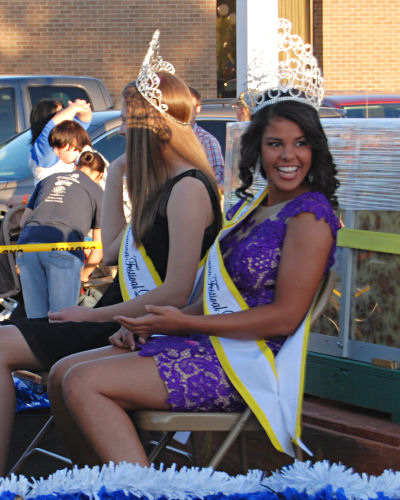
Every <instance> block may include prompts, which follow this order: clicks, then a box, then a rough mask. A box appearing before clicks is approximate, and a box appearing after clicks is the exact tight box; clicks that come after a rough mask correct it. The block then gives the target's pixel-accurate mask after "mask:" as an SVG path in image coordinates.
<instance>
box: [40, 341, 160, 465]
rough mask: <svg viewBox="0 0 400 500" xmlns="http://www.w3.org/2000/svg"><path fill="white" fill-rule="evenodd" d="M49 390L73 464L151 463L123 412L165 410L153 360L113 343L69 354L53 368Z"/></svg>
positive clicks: (158, 376)
mask: <svg viewBox="0 0 400 500" xmlns="http://www.w3.org/2000/svg"><path fill="white" fill-rule="evenodd" d="M48 389H49V396H50V400H51V406H52V411H53V413H54V415H55V416H56V422H57V424H58V425H59V426H60V427H61V429H62V432H63V433H64V435H65V436H66V437H67V441H68V445H69V449H70V452H71V456H72V459H73V461H74V462H75V463H77V464H78V465H80V466H83V465H94V464H103V463H108V462H109V461H113V462H114V463H118V462H120V461H127V462H131V463H139V464H141V465H149V464H148V461H147V456H146V453H145V451H144V449H143V446H142V444H141V442H140V439H139V437H138V434H137V432H136V429H135V427H134V425H133V423H132V421H131V419H130V417H129V416H128V414H127V413H126V410H134V409H138V408H149V409H168V408H169V405H168V404H167V403H166V400H167V397H168V393H167V390H166V388H165V385H164V382H163V381H162V379H161V378H160V375H159V372H158V369H157V366H156V364H155V362H154V360H153V358H150V357H141V356H139V355H138V354H137V353H136V352H133V353H132V352H130V351H127V350H126V349H120V348H117V347H114V346H109V347H104V348H101V349H95V350H93V351H86V352H83V353H79V354H77V355H72V356H68V357H67V358H64V359H62V360H60V361H59V362H58V363H56V364H55V365H54V366H53V368H52V370H51V372H50V377H49V386H48Z"/></svg>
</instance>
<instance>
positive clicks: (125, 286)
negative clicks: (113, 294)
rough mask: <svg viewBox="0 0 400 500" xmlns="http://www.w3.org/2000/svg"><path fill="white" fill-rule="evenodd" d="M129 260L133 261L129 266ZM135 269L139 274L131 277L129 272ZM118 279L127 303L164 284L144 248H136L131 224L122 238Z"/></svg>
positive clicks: (141, 246)
mask: <svg viewBox="0 0 400 500" xmlns="http://www.w3.org/2000/svg"><path fill="white" fill-rule="evenodd" d="M128 259H129V260H130V261H132V262H130V263H129V264H128V263H127V261H128ZM133 268H136V270H137V273H134V274H133V273H131V274H133V275H132V276H129V272H127V270H128V269H132V270H133ZM118 277H119V286H120V289H121V295H122V298H123V300H124V301H125V302H126V301H127V300H130V299H133V298H135V297H137V296H139V295H142V294H143V293H147V292H148V291H149V290H152V289H154V288H157V287H158V286H160V285H161V284H162V280H161V278H160V276H159V274H158V272H157V270H156V268H155V267H154V264H153V262H152V260H151V259H150V257H149V256H148V255H147V253H146V249H145V248H144V246H143V245H140V247H139V248H137V247H136V246H135V244H134V241H133V236H132V230H131V225H130V224H128V225H127V226H126V229H125V231H124V234H123V236H122V241H121V246H120V251H119V256H118ZM139 280H140V281H139ZM129 289H130V290H129Z"/></svg>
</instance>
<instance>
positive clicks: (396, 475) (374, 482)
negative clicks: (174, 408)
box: [0, 461, 400, 500]
mask: <svg viewBox="0 0 400 500" xmlns="http://www.w3.org/2000/svg"><path fill="white" fill-rule="evenodd" d="M262 478H263V472H262V471H260V470H253V471H249V473H248V474H247V475H246V476H243V475H238V476H235V477H233V476H229V475H228V474H226V473H224V472H219V471H215V472H214V471H213V470H212V469H210V468H204V469H199V468H195V467H193V468H190V469H188V468H186V467H183V468H181V469H180V470H177V468H176V466H175V465H173V466H172V467H169V468H168V469H164V467H163V466H160V468H159V469H156V468H155V467H154V466H152V467H149V468H146V467H140V466H139V465H132V464H128V463H120V464H118V465H114V464H113V463H110V464H109V465H104V466H103V467H101V468H100V467H93V468H89V467H85V468H83V469H78V468H74V469H72V470H69V469H62V470H59V471H57V472H55V473H54V474H52V475H51V476H49V477H48V478H47V479H43V478H41V479H40V480H35V479H31V480H28V479H27V478H26V477H24V476H19V477H17V476H14V475H13V476H12V477H11V478H3V479H0V497H1V495H2V494H4V493H5V492H11V493H13V494H15V495H18V496H20V497H22V498H24V499H33V498H35V497H38V496H41V495H52V496H54V498H56V496H57V495H68V494H70V495H72V494H75V493H83V494H85V495H87V496H88V497H89V498H91V499H93V500H100V497H101V495H100V490H101V489H102V488H103V491H104V490H106V491H107V492H108V493H113V492H116V491H123V492H124V493H125V494H126V495H129V494H133V495H136V496H138V497H142V498H146V499H151V500H155V499H157V498H159V497H161V496H164V497H165V498H167V499H174V500H190V499H193V498H202V497H205V496H207V495H214V494H218V493H222V494H224V495H233V494H235V493H242V494H244V493H248V494H249V493H256V492H260V491H266V488H265V487H264V486H263V485H265V486H267V487H268V488H271V489H272V490H274V491H276V492H283V491H284V490H285V489H286V488H288V487H289V488H292V489H294V490H296V491H298V492H304V493H307V494H308V495H314V494H316V493H318V492H320V491H322V490H324V489H325V488H327V487H329V486H330V487H331V488H332V491H333V493H335V492H336V491H337V490H338V489H339V488H340V489H342V490H343V493H344V495H345V497H346V498H347V499H348V500H367V499H373V498H377V495H378V493H381V494H384V495H385V496H386V497H389V498H392V499H399V498H400V472H393V471H390V470H387V471H384V472H383V473H382V475H381V476H368V475H367V474H361V475H360V474H357V473H354V472H353V470H352V469H347V468H346V467H345V466H343V465H341V464H330V463H329V462H328V461H323V462H316V463H315V464H312V463H311V462H298V461H296V462H294V464H293V465H291V466H288V467H284V468H283V469H281V470H280V471H275V472H273V473H272V474H271V475H270V476H269V477H266V478H264V479H262Z"/></svg>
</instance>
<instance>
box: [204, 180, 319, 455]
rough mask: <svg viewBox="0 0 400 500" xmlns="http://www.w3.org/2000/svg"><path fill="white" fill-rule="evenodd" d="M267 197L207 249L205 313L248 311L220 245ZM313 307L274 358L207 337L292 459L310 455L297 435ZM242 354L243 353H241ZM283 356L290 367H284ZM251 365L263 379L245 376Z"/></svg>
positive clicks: (255, 346)
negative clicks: (296, 451) (297, 450)
mask: <svg viewBox="0 0 400 500" xmlns="http://www.w3.org/2000/svg"><path fill="white" fill-rule="evenodd" d="M266 193H267V191H266V190H264V191H261V192H259V193H258V194H257V195H256V197H255V198H253V199H252V200H251V202H250V203H249V204H248V206H246V207H241V208H243V210H239V212H238V213H237V214H235V215H234V217H233V219H232V221H230V224H229V225H228V226H226V227H225V228H224V229H223V230H222V231H221V232H220V234H219V235H218V237H217V240H216V242H215V244H214V245H213V247H212V249H211V250H210V253H209V256H208V260H207V263H206V271H205V277H204V312H205V314H221V313H229V312H234V311H240V310H246V309H248V307H249V306H248V305H247V304H246V302H245V300H244V299H243V297H242V296H241V294H240V292H239V290H238V289H237V287H236V285H235V284H234V283H233V281H232V279H231V277H230V276H229V274H228V271H227V270H226V267H225V264H224V261H223V257H222V254H221V248H220V244H219V242H220V240H221V239H222V238H223V237H224V236H225V235H226V234H227V233H228V232H230V231H231V230H232V228H233V227H235V226H236V225H237V224H238V223H240V222H241V221H242V220H243V219H244V218H245V217H247V216H248V215H249V213H251V212H252V211H253V210H254V209H255V208H256V207H257V206H258V205H259V204H260V203H261V202H262V200H263V199H264V196H265V195H266ZM313 305H314V303H313V304H312V306H311V308H310V310H309V312H308V313H307V315H306V317H305V319H304V320H303V321H302V323H301V325H300V327H299V328H298V330H297V331H296V333H295V334H294V335H293V336H291V337H288V338H287V339H286V341H285V343H284V345H283V346H282V348H281V350H280V352H279V353H278V355H277V357H276V358H275V356H274V355H273V353H272V351H271V349H270V348H269V347H268V344H267V342H266V341H265V340H259V341H243V340H240V341H239V340H233V339H225V338H222V337H214V336H210V340H211V343H212V345H213V347H214V349H215V351H216V354H217V356H218V359H219V361H220V363H221V365H222V367H223V369H224V371H225V372H226V374H227V376H228V377H229V379H230V380H231V382H232V384H233V385H234V387H235V388H236V389H237V391H238V392H239V393H240V394H241V396H242V397H243V399H244V400H245V401H246V403H247V404H248V406H249V407H250V409H251V410H252V411H253V413H254V414H255V415H256V417H257V419H258V420H259V421H260V423H261V425H262V426H263V428H264V429H265V431H266V432H267V434H268V437H269V439H270V440H271V443H272V444H273V445H274V447H275V448H276V449H277V450H279V451H284V452H285V453H287V454H289V455H292V456H293V447H292V445H291V442H294V443H296V444H297V445H299V446H301V447H302V448H303V449H304V450H306V451H307V452H308V453H310V454H311V452H310V451H309V450H308V449H307V448H306V447H305V446H304V444H303V443H302V442H301V440H300V435H301V408H302V401H303V390H304V371H305V370H304V367H305V360H306V355H307V341H308V334H309V329H310V317H311V311H312V308H313ZM245 351H246V354H243V353H244V352H245ZM280 354H281V356H280ZM246 355H247V356H249V358H246V359H247V362H246V359H245V358H244V357H243V356H246ZM287 357H289V359H290V360H293V363H286V361H287ZM285 365H286V366H285ZM287 365H292V366H290V367H289V370H290V371H289V372H287V373H284V371H285V370H286V369H288V367H287ZM252 366H256V367H258V368H256V369H258V370H259V371H260V370H262V378H260V374H259V373H258V374H256V375H255V376H254V377H253V374H252V372H251V371H249V370H251V367H252ZM283 373H284V374H283ZM282 374H283V375H282ZM257 375H258V376H257ZM293 377H295V379H296V380H293ZM245 381H246V382H245ZM246 384H249V385H247V386H246Z"/></svg>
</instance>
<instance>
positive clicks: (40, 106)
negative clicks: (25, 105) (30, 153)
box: [30, 98, 63, 144]
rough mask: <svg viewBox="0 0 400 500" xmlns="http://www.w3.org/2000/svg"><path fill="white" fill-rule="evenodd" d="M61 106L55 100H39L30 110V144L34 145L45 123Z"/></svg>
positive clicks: (59, 102) (60, 103)
mask: <svg viewBox="0 0 400 500" xmlns="http://www.w3.org/2000/svg"><path fill="white" fill-rule="evenodd" d="M62 107H63V104H62V102H61V101H58V100H57V99H45V98H44V99H40V101H38V102H37V103H36V104H35V105H34V106H33V108H32V110H31V114H30V121H31V132H32V139H31V144H35V142H36V139H37V138H38V137H39V135H40V134H41V133H42V130H43V129H44V127H45V125H46V123H47V122H49V121H50V120H51V119H52V118H53V116H54V115H55V114H56V113H57V110H58V109H61V108H62Z"/></svg>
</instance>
